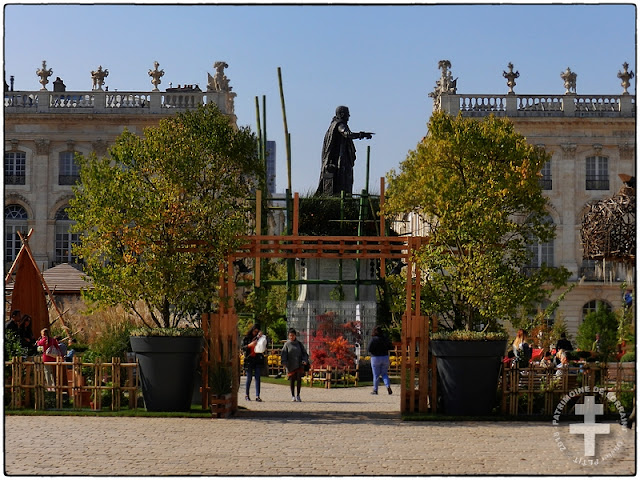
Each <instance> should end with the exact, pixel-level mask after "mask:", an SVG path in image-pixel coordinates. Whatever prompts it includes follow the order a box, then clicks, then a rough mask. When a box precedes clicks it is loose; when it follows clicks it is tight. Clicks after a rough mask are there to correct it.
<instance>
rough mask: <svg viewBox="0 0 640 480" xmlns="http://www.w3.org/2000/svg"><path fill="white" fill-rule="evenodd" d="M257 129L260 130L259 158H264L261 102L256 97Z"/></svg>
mask: <svg viewBox="0 0 640 480" xmlns="http://www.w3.org/2000/svg"><path fill="white" fill-rule="evenodd" d="M256 130H257V132H258V158H259V159H260V160H262V129H261V127H260V102H259V101H258V97H256Z"/></svg>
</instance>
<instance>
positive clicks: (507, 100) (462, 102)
mask: <svg viewBox="0 0 640 480" xmlns="http://www.w3.org/2000/svg"><path fill="white" fill-rule="evenodd" d="M439 101H440V109H441V110H444V111H446V112H447V113H450V114H452V115H456V114H458V112H462V114H463V115H464V116H468V117H483V116H486V115H488V114H494V115H496V116H507V117H527V116H530V117H544V116H546V117H589V116H593V117H634V116H635V110H636V108H635V96H634V95H577V94H564V95H515V94H505V95H479V94H464V95H462V94H451V93H450V94H447V93H444V94H442V95H441V96H440V98H439Z"/></svg>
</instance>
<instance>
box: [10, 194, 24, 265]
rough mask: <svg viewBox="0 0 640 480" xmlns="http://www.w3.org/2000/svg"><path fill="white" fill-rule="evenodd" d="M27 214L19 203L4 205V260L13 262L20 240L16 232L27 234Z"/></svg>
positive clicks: (18, 249)
mask: <svg viewBox="0 0 640 480" xmlns="http://www.w3.org/2000/svg"><path fill="white" fill-rule="evenodd" d="M27 220H28V215H27V211H26V210H25V209H24V207H22V206H20V205H7V206H6V207H4V261H5V262H13V261H14V260H15V258H16V256H17V255H18V252H19V251H20V247H21V246H22V242H21V241H20V237H19V236H18V232H20V233H22V234H23V235H26V234H27V229H28V225H27Z"/></svg>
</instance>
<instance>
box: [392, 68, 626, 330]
mask: <svg viewBox="0 0 640 480" xmlns="http://www.w3.org/2000/svg"><path fill="white" fill-rule="evenodd" d="M439 68H440V69H441V77H440V79H439V80H437V81H436V87H435V89H434V91H433V92H432V93H430V94H429V96H430V97H431V98H432V99H433V101H434V110H442V111H445V112H447V113H450V114H452V115H457V114H458V113H460V114H462V115H463V116H464V117H473V118H482V117H486V116H488V115H491V114H492V115H495V116H497V117H508V118H509V119H510V120H511V121H512V122H513V124H514V126H515V128H516V130H517V131H518V132H519V133H521V134H522V135H524V136H525V137H526V138H527V140H528V142H529V143H531V144H534V145H538V146H541V147H543V148H544V149H545V150H546V151H547V152H548V153H550V154H551V160H550V161H549V162H548V163H547V165H546V166H545V167H544V168H543V171H542V178H541V184H542V187H543V190H544V194H545V195H546V196H547V197H548V199H549V203H550V206H549V218H550V219H551V220H552V221H553V223H554V224H555V225H556V238H555V239H554V240H553V241H552V242H549V243H543V244H538V245H533V246H532V249H533V250H534V254H535V255H534V260H533V262H532V265H531V266H530V267H531V268H536V267H539V266H540V264H541V263H543V262H544V263H546V264H552V265H554V266H561V265H562V266H564V267H566V268H567V269H568V270H569V271H570V272H571V278H570V280H569V282H570V284H576V286H575V287H574V288H573V290H572V291H571V292H570V293H569V294H567V295H566V297H565V298H564V300H563V301H562V302H561V304H560V307H559V308H558V311H557V313H556V315H561V316H562V317H563V318H564V320H565V322H566V323H567V326H568V328H569V331H570V333H572V334H573V335H575V333H576V331H577V328H578V326H579V325H580V323H581V322H582V320H583V318H584V315H585V314H586V313H587V312H589V311H591V310H593V309H595V308H596V303H597V302H598V301H601V302H604V303H605V304H606V305H607V306H608V307H610V308H611V309H616V308H620V307H621V306H622V296H623V292H622V290H621V288H622V285H623V282H626V284H628V285H633V283H634V278H635V268H633V267H628V266H623V265H620V264H608V263H606V262H598V261H594V260H584V259H583V251H582V245H581V239H580V227H581V224H582V217H583V215H584V213H585V211H586V206H587V204H588V203H590V202H594V201H597V200H601V199H603V198H607V197H611V196H612V195H614V194H615V193H617V192H618V191H619V190H620V189H621V187H622V186H623V182H622V180H621V179H620V178H619V175H620V174H626V175H631V176H634V177H635V174H636V172H635V165H636V161H635V160H636V155H635V146H636V145H635V128H636V120H635V116H636V106H635V95H631V94H629V93H628V87H629V85H630V82H629V81H630V80H631V79H632V78H633V76H634V74H633V72H632V71H629V70H628V64H626V63H625V64H623V70H621V71H619V72H618V78H619V79H620V81H621V86H622V92H621V94H620V95H602V94H593V95H583V94H577V93H576V83H577V82H576V79H577V75H576V73H574V72H572V71H571V70H570V69H569V68H567V70H566V71H565V72H561V74H560V79H561V80H562V81H563V82H564V88H565V92H564V93H563V94H547V95H522V94H517V93H515V90H514V87H515V86H516V81H515V80H516V79H517V78H518V77H519V73H518V72H517V71H515V72H514V71H513V65H512V64H509V65H508V66H507V68H508V71H504V72H503V76H504V77H505V79H506V81H507V87H508V92H507V93H506V94H461V93H458V85H457V81H458V79H457V78H456V79H454V78H453V75H452V73H451V70H450V68H451V63H450V62H449V61H447V60H443V61H441V62H440V63H439ZM613 73H615V72H613ZM612 80H615V77H614V75H612ZM405 221H406V222H407V224H405V225H403V227H402V228H405V229H406V230H408V231H411V232H413V234H419V235H423V234H426V232H424V231H422V230H421V229H422V228H423V225H422V224H421V222H420V220H419V218H418V217H417V216H413V217H410V218H407V219H406V220H405ZM560 293H561V292H556V293H555V294H554V296H553V297H552V300H553V299H555V298H557V296H558V295H559V294H560Z"/></svg>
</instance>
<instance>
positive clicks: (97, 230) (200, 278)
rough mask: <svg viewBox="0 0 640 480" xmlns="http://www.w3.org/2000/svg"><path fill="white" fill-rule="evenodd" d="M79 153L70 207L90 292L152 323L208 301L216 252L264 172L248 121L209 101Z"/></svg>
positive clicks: (243, 218) (224, 247)
mask: <svg viewBox="0 0 640 480" xmlns="http://www.w3.org/2000/svg"><path fill="white" fill-rule="evenodd" d="M77 161H78V163H79V165H80V183H79V184H78V185H77V186H76V187H75V188H74V192H75V195H76V196H75V198H74V199H72V200H71V202H70V205H71V206H70V208H69V209H68V213H69V217H70V218H71V219H73V220H75V221H76V225H75V227H74V231H75V232H77V233H78V234H79V242H80V243H79V245H78V246H77V249H76V252H77V253H78V254H79V256H80V258H81V259H82V261H83V262H84V264H85V271H86V273H87V274H88V275H89V276H90V277H91V278H92V281H93V286H94V288H93V289H92V290H89V291H88V292H87V296H88V297H89V300H91V301H95V302H97V304H98V305H99V306H100V305H102V306H108V305H116V304H122V305H124V306H126V307H127V308H128V309H129V311H130V312H132V313H133V314H135V315H137V316H139V317H140V318H141V319H142V321H143V322H145V324H147V320H146V318H145V314H144V312H143V311H142V310H144V308H146V310H147V311H148V314H149V315H150V318H151V324H152V325H153V326H157V327H176V326H178V323H179V322H180V321H181V320H183V319H185V320H189V319H192V318H194V316H197V315H198V314H199V313H201V312H205V311H211V309H212V307H213V302H214V301H215V292H216V290H217V288H218V279H219V268H220V264H221V261H222V260H223V259H224V256H225V254H226V253H227V252H229V251H230V250H233V249H234V248H236V247H237V246H238V244H239V242H240V239H239V235H240V234H243V233H247V232H248V228H249V225H248V224H249V218H250V207H251V204H250V201H249V200H250V197H251V196H252V194H253V192H254V189H255V188H256V186H257V184H258V182H263V180H264V171H263V166H262V164H261V163H260V162H259V160H258V155H257V148H256V138H255V136H254V135H253V134H252V133H251V132H250V130H249V129H248V128H247V127H243V128H236V127H235V126H234V125H233V124H232V123H231V121H230V119H229V118H228V117H227V116H225V115H224V114H222V113H221V112H220V111H219V110H218V108H217V107H216V106H215V105H213V104H207V105H205V106H200V107H199V108H198V109H196V110H191V111H188V112H185V113H179V114H177V115H175V116H173V117H171V118H167V119H163V120H161V121H160V122H159V124H158V126H157V127H151V128H147V129H145V131H144V136H142V137H140V136H136V135H134V134H132V133H130V132H128V131H126V130H125V131H124V132H123V133H122V134H121V135H120V136H119V137H118V138H117V139H116V142H115V144H114V145H113V147H112V148H111V149H110V151H109V155H108V156H107V157H103V158H98V157H97V156H96V155H95V154H92V155H90V156H88V157H83V156H78V158H77ZM194 245H195V246H196V247H197V248H192V249H189V248H186V247H191V246H194ZM140 304H143V305H144V306H145V307H143V308H141V307H140ZM150 326H151V325H150Z"/></svg>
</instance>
